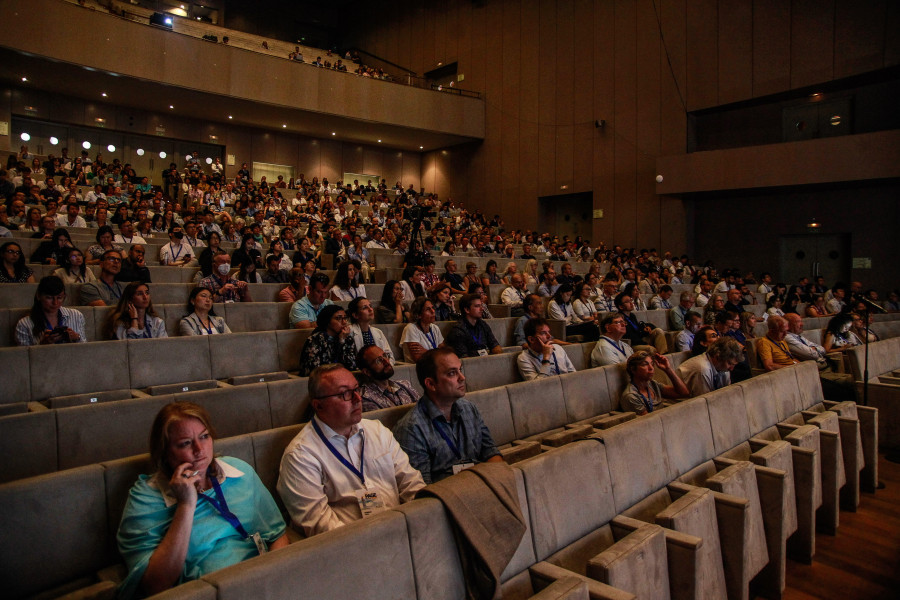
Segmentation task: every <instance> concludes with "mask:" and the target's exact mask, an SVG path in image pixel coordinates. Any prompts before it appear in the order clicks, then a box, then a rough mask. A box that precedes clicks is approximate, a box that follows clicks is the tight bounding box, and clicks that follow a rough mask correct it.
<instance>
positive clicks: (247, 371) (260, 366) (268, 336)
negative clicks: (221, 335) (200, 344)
mask: <svg viewBox="0 0 900 600" xmlns="http://www.w3.org/2000/svg"><path fill="white" fill-rule="evenodd" d="M203 337H208V336H203ZM213 338H217V336H213V337H210V338H209V340H210V341H209V359H210V367H211V368H212V379H225V378H228V377H235V376H238V375H251V374H257V373H270V372H273V371H282V370H286V369H281V368H280V366H279V363H280V359H279V355H278V345H277V344H278V338H277V335H276V333H275V332H274V331H254V332H248V333H233V334H231V335H230V336H228V338H227V340H224V339H213Z"/></svg>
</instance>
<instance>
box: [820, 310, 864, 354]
mask: <svg viewBox="0 0 900 600" xmlns="http://www.w3.org/2000/svg"><path fill="white" fill-rule="evenodd" d="M860 344H862V340H861V339H859V338H858V337H856V334H855V333H853V315H851V314H850V313H840V314H837V315H835V316H833V317H832V318H831V320H830V321H828V325H826V326H825V338H824V339H823V340H822V347H823V348H825V352H846V351H847V350H849V349H850V348H853V347H854V346H859V345H860Z"/></svg>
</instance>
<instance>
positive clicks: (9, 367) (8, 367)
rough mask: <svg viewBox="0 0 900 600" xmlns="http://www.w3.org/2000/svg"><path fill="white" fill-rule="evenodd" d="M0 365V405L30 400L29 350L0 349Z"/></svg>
mask: <svg viewBox="0 0 900 600" xmlns="http://www.w3.org/2000/svg"><path fill="white" fill-rule="evenodd" d="M0 365H3V393H2V394H0V404H10V403H15V402H28V401H29V400H32V399H33V396H32V395H31V361H30V360H29V348H24V347H22V348H0ZM44 389H45V390H46V388H44ZM48 395H49V394H48Z"/></svg>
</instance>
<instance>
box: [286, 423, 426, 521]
mask: <svg viewBox="0 0 900 600" xmlns="http://www.w3.org/2000/svg"><path fill="white" fill-rule="evenodd" d="M313 419H314V421H315V422H317V423H318V425H319V428H320V429H321V431H322V435H323V436H324V437H325V439H327V440H328V441H329V442H330V443H331V445H332V447H333V448H334V449H335V451H337V452H339V453H340V454H341V455H342V456H343V457H344V458H345V459H346V460H349V462H350V463H351V464H352V465H353V466H354V467H356V468H357V469H359V468H360V465H361V464H362V466H363V468H362V472H363V475H364V477H365V482H366V483H365V486H363V484H362V482H361V481H360V479H359V478H358V477H357V476H356V475H355V474H354V473H353V472H352V471H350V469H348V468H347V467H346V466H344V465H343V464H342V463H341V461H340V460H338V458H337V457H336V456H335V455H334V454H332V453H331V451H330V450H329V449H328V448H327V446H326V445H325V443H324V442H323V441H322V439H321V438H320V437H319V435H318V433H316V430H315V428H314V427H313V423H312V422H310V423H309V424H308V425H307V426H305V427H304V428H303V429H301V430H300V433H298V434H297V436H296V437H295V438H294V439H293V440H292V441H291V443H290V444H288V447H287V448H286V449H285V451H284V456H283V457H282V459H281V469H280V474H279V476H278V485H277V489H278V494H279V495H280V496H281V499H282V500H283V501H284V505H285V508H287V511H288V513H289V514H290V515H291V520H292V521H293V523H294V525H295V526H297V527H299V528H301V529H302V530H303V532H304V533H305V534H306V535H307V536H310V535H315V534H317V533H322V532H323V531H328V530H330V529H336V528H338V527H341V526H342V525H345V524H347V523H351V522H353V521H357V520H359V519H361V518H362V513H361V512H360V508H359V502H358V501H357V494H358V493H359V492H361V491H362V490H363V489H365V490H367V491H369V492H376V493H377V494H378V497H379V499H380V500H381V501H383V502H384V505H385V507H386V508H393V507H396V506H399V505H400V503H402V502H407V501H409V500H412V498H413V497H414V496H415V493H416V492H417V491H418V490H420V489H421V488H423V487H425V482H424V481H423V480H422V475H421V474H420V473H419V472H418V471H417V470H416V469H414V468H412V467H411V466H410V464H409V457H407V455H406V453H405V452H403V449H402V448H400V444H398V443H397V440H395V439H394V436H393V434H391V431H390V430H389V429H388V428H387V427H385V426H384V425H382V424H381V422H380V421H372V420H369V419H363V420H362V421H360V422H359V424H358V425H354V426H353V429H352V433H351V435H350V437H349V439H348V438H345V437H344V436H342V435H339V434H337V433H335V431H334V430H333V429H331V428H330V427H329V426H328V425H325V424H324V423H322V422H321V421H319V420H318V417H313ZM363 440H365V444H363ZM363 452H364V455H363Z"/></svg>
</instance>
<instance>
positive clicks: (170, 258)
mask: <svg viewBox="0 0 900 600" xmlns="http://www.w3.org/2000/svg"><path fill="white" fill-rule="evenodd" d="M193 255H194V253H193V251H192V250H191V247H190V246H189V245H188V244H185V243H181V244H176V243H174V242H169V243H168V244H166V245H165V246H163V247H162V248H160V249H159V262H160V263H162V264H163V265H171V264H172V263H173V262H175V261H176V260H181V259H182V258H184V257H185V256H187V257H191V256H193Z"/></svg>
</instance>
